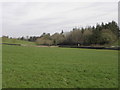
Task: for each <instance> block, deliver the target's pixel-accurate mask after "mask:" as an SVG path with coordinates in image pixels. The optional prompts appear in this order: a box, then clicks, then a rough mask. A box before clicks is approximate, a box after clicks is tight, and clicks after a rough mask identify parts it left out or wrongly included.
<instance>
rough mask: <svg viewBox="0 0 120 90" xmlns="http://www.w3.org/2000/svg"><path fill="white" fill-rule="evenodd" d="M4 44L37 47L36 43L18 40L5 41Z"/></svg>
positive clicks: (6, 39)
mask: <svg viewBox="0 0 120 90" xmlns="http://www.w3.org/2000/svg"><path fill="white" fill-rule="evenodd" d="M2 43H10V44H24V45H35V43H33V42H29V41H23V40H17V39H8V38H5V39H3V40H2Z"/></svg>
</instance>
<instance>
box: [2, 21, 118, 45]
mask: <svg viewBox="0 0 120 90" xmlns="http://www.w3.org/2000/svg"><path fill="white" fill-rule="evenodd" d="M119 37H120V34H119V27H118V25H117V23H116V22H115V21H112V22H108V23H101V24H97V25H96V26H88V27H85V28H73V29H72V30H71V31H70V32H64V31H63V30H62V31H61V33H54V34H52V35H50V33H43V34H42V35H41V36H39V37H38V36H29V37H28V36H27V37H20V38H17V39H18V40H25V41H30V42H35V43H36V44H37V45H77V46H78V45H79V46H91V45H109V44H112V43H114V42H116V41H118V39H119ZM4 38H12V37H9V36H3V40H4Z"/></svg>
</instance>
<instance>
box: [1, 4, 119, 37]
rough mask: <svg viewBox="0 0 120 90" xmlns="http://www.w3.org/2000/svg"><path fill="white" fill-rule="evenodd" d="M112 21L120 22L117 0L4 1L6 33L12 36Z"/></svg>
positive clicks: (3, 25) (31, 34) (3, 19)
mask: <svg viewBox="0 0 120 90" xmlns="http://www.w3.org/2000/svg"><path fill="white" fill-rule="evenodd" d="M0 17H1V16H0ZM112 20H114V21H116V22H118V3H117V2H63V3H62V2H27V3H26V2H16V3H13V2H9V3H8V2H4V3H2V35H9V36H12V37H20V36H34V35H35V36H40V35H41V34H42V33H43V32H46V33H51V34H53V33H55V32H61V31H62V30H63V31H64V32H67V31H71V30H72V28H74V27H86V26H89V25H90V26H93V25H95V24H96V23H101V22H104V23H107V22H109V21H112ZM0 24H1V23H0Z"/></svg>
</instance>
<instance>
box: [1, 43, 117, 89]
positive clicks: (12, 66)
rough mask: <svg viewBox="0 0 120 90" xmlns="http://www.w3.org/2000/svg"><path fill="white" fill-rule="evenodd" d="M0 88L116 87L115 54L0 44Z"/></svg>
mask: <svg viewBox="0 0 120 90" xmlns="http://www.w3.org/2000/svg"><path fill="white" fill-rule="evenodd" d="M2 54H3V81H2V82H3V83H2V85H3V88H21V87H22V88H115V87H118V52H117V51H115V50H114V51H113V50H92V49H78V48H49V47H21V46H7V45H3V51H2Z"/></svg>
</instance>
